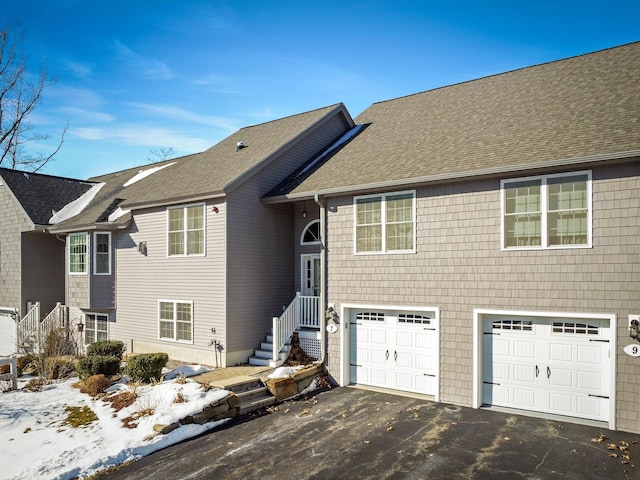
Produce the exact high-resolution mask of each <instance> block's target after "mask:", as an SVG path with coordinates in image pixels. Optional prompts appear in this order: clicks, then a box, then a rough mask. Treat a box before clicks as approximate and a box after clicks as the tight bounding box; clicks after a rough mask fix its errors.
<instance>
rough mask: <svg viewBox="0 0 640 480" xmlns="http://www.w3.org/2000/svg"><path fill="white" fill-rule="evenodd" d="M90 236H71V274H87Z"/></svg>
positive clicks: (78, 234) (71, 234)
mask: <svg viewBox="0 0 640 480" xmlns="http://www.w3.org/2000/svg"><path fill="white" fill-rule="evenodd" d="M88 239H89V235H87V234H86V233H70V234H69V273H71V274H82V273H87V243H88Z"/></svg>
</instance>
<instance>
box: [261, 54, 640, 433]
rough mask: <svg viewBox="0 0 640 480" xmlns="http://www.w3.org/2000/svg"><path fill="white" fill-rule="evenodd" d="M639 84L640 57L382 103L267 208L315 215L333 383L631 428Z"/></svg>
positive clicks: (639, 424)
mask: <svg viewBox="0 0 640 480" xmlns="http://www.w3.org/2000/svg"><path fill="white" fill-rule="evenodd" d="M639 77H640V43H634V44H629V45H624V46H620V47H617V48H612V49H608V50H603V51H598V52H595V53H591V54H588V55H582V56H578V57H574V58H569V59H566V60H561V61H556V62H551V63H547V64H542V65H538V66H533V67H529V68H523V69H519V70H515V71H511V72H507V73H504V74H499V75H493V76H489V77H486V78H481V79H478V80H473V81H468V82H464V83H460V84H456V85H451V86H448V87H444V88H438V89H434V90H430V91H426V92H422V93H418V94H415V95H410V96H406V97H402V98H397V99H394V100H389V101H384V102H379V103H375V104H373V105H372V106H371V107H370V108H368V109H367V110H366V111H364V112H363V113H362V114H361V115H359V116H358V117H356V118H355V122H356V124H357V125H359V126H362V127H364V128H363V130H362V131H361V132H360V133H359V135H357V136H356V137H355V138H353V139H352V140H351V141H350V142H349V143H347V144H346V145H344V146H343V147H342V148H341V149H339V151H337V152H336V153H335V154H334V155H332V156H331V157H330V158H327V159H325V160H324V161H321V162H315V163H314V164H312V165H309V166H307V167H306V168H307V171H306V175H304V176H303V177H304V178H302V176H299V177H298V178H297V179H294V178H293V177H292V178H290V179H288V180H287V181H286V182H284V183H283V184H282V185H280V186H279V187H277V188H276V189H274V190H273V191H272V192H271V193H270V194H269V195H268V196H267V197H266V198H265V199H263V201H264V202H265V203H267V204H274V205H278V204H281V203H285V204H286V203H292V202H293V203H294V204H295V211H296V217H297V218H298V217H300V212H302V211H303V210H305V209H308V208H309V206H310V205H315V204H316V203H317V204H319V205H320V207H319V209H318V212H317V213H315V214H314V215H318V218H319V221H320V229H319V230H320V231H321V232H325V233H323V234H322V235H321V236H323V240H324V242H323V243H324V256H323V257H322V259H321V262H320V265H319V271H320V272H321V274H322V277H323V278H322V280H321V284H322V289H323V291H326V293H323V297H324V298H325V299H326V300H325V301H326V302H327V303H326V306H327V307H331V308H332V309H333V311H334V312H335V313H336V316H335V317H334V318H330V319H329V320H328V324H327V330H328V331H329V332H333V333H328V334H327V335H328V358H327V364H328V368H329V371H330V373H331V374H332V375H333V377H334V378H335V379H336V381H337V382H338V383H339V384H340V385H349V384H356V385H366V386H372V387H384V388H390V389H397V390H401V391H406V392H414V393H419V394H426V395H430V396H432V397H433V398H434V399H435V400H438V401H443V402H448V403H453V404H458V405H464V406H473V407H480V406H486V407H493V408H507V409H514V411H528V412H534V413H535V414H555V415H561V416H564V417H573V418H578V419H580V421H598V422H603V423H604V424H606V425H607V426H609V427H610V428H612V429H613V428H620V429H623V430H628V431H633V432H638V431H640V408H639V406H640V405H639V403H638V398H637V393H638V392H637V388H638V385H637V383H638V382H637V378H638V376H639V375H640V358H634V357H632V356H629V355H627V354H626V353H624V351H623V347H625V345H627V344H638V342H637V340H636V339H635V338H630V328H629V325H630V321H631V320H633V319H638V318H640V317H638V315H640V288H639V287H638V278H640V240H639V239H640V82H639V81H638V78H639ZM303 225H304V222H300V221H298V223H297V231H296V232H295V233H294V237H296V236H300V235H301V232H302V228H303ZM631 334H633V331H631Z"/></svg>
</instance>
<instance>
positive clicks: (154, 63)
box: [113, 40, 175, 80]
mask: <svg viewBox="0 0 640 480" xmlns="http://www.w3.org/2000/svg"><path fill="white" fill-rule="evenodd" d="M113 44H114V46H115V50H116V53H117V54H118V55H119V56H120V58H121V60H122V61H124V62H126V63H127V64H129V65H130V66H131V67H133V68H134V69H136V70H138V71H139V72H140V73H141V74H142V75H144V76H146V77H149V78H153V79H156V80H169V79H171V78H174V77H175V74H174V73H173V72H172V71H171V69H170V68H169V66H168V65H167V64H166V63H164V62H163V61H161V60H158V59H155V58H150V57H144V56H142V55H140V54H139V53H137V52H135V51H133V50H132V49H130V48H129V47H127V46H126V45H124V44H123V43H121V42H119V41H118V40H114V41H113Z"/></svg>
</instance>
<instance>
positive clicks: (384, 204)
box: [354, 191, 416, 254]
mask: <svg viewBox="0 0 640 480" xmlns="http://www.w3.org/2000/svg"><path fill="white" fill-rule="evenodd" d="M354 210H355V215H354V219H355V227H354V230H355V235H354V236H355V242H354V243H355V253H356V254H362V253H413V252H415V236H416V221H415V218H416V215H415V192H414V191H411V192H398V193H387V194H382V195H366V196H362V197H355V198H354Z"/></svg>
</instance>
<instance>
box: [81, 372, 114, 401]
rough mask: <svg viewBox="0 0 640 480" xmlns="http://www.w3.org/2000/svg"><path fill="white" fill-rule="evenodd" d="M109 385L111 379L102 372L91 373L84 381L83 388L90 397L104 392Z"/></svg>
mask: <svg viewBox="0 0 640 480" xmlns="http://www.w3.org/2000/svg"><path fill="white" fill-rule="evenodd" d="M110 386H111V381H110V380H109V379H108V378H107V377H105V376H104V375H103V374H98V375H91V376H90V377H89V378H87V380H86V381H85V387H84V390H85V391H86V393H88V394H89V395H91V396H92V397H97V396H98V395H99V394H101V393H104V392H105V391H106V390H107V388H109V387H110Z"/></svg>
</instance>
